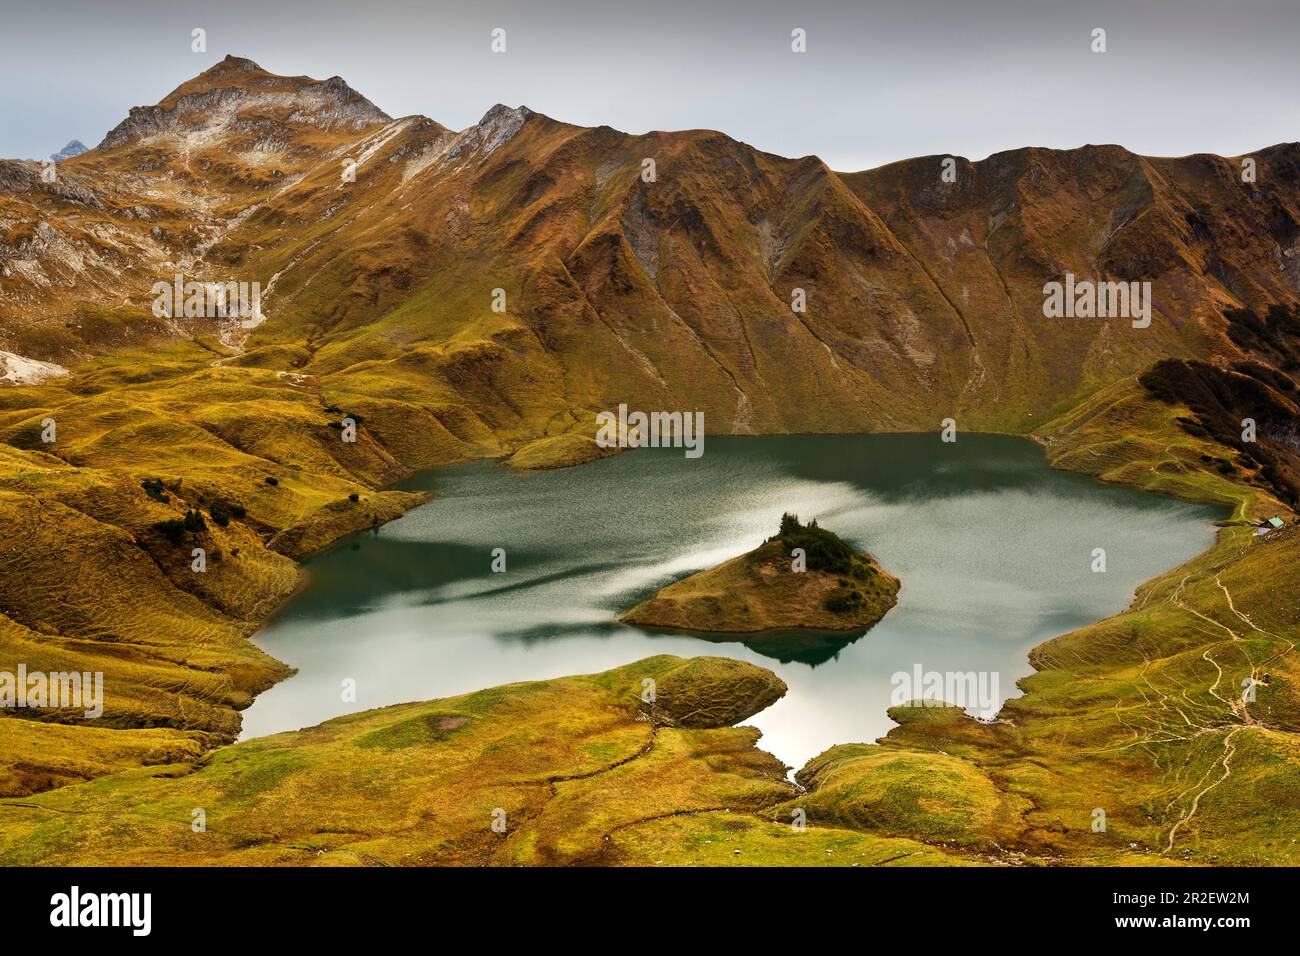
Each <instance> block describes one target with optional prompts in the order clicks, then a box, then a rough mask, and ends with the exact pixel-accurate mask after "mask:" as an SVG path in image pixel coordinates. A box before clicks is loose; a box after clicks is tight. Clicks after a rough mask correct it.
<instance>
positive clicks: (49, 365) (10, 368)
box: [0, 352, 69, 385]
mask: <svg viewBox="0 0 1300 956" xmlns="http://www.w3.org/2000/svg"><path fill="white" fill-rule="evenodd" d="M0 370H3V372H4V374H3V375H0V382H5V383H7V384H9V385H39V384H40V383H41V382H44V381H46V380H47V379H51V378H59V377H61V376H63V375H67V374H69V372H68V370H67V369H66V368H64V367H63V366H62V365H55V364H54V363H53V362H41V361H39V360H37V359H30V358H27V357H25V356H22V355H15V354H14V353H13V352H0Z"/></svg>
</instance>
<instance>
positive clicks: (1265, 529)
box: [1255, 516, 1286, 538]
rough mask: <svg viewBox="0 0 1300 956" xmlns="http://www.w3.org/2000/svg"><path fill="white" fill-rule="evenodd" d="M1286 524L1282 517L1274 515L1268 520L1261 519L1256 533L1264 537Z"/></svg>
mask: <svg viewBox="0 0 1300 956" xmlns="http://www.w3.org/2000/svg"><path fill="white" fill-rule="evenodd" d="M1284 524H1286V522H1285V521H1283V520H1282V519H1281V518H1278V517H1276V516H1274V517H1272V518H1269V519H1268V520H1267V521H1261V522H1260V523H1259V524H1258V525H1257V526H1256V527H1257V528H1258V530H1257V531H1256V532H1255V534H1256V535H1257V536H1258V537H1261V538H1262V537H1263V536H1264V535H1266V534H1271V533H1273V532H1274V531H1276V530H1277V529H1278V528H1280V527H1282V526H1283V525H1284Z"/></svg>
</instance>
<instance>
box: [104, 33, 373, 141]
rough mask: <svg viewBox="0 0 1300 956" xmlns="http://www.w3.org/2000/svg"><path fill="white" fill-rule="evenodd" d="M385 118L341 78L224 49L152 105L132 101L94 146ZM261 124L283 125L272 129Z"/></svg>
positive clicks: (333, 126)
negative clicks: (270, 65) (290, 72)
mask: <svg viewBox="0 0 1300 956" xmlns="http://www.w3.org/2000/svg"><path fill="white" fill-rule="evenodd" d="M390 120H391V117H390V116H389V115H388V114H387V113H385V112H384V111H383V110H381V109H379V108H378V107H377V106H375V104H373V103H371V102H370V101H369V100H368V99H366V98H365V97H364V96H362V95H361V94H360V93H358V92H357V91H356V90H354V89H352V87H350V86H348V84H347V83H346V82H344V80H343V78H342V77H339V76H332V77H330V78H329V79H328V80H316V79H312V78H311V77H310V76H280V75H278V74H275V73H270V72H267V71H266V70H264V69H263V68H262V67H260V66H259V65H258V64H256V63H255V62H253V61H252V60H250V59H247V58H246V57H238V56H234V55H228V56H226V58H225V59H223V60H221V61H220V62H218V63H217V64H215V65H214V66H212V67H209V68H208V69H207V70H205V71H203V72H202V73H200V74H199V75H198V76H196V77H194V78H193V79H191V80H188V81H186V82H185V83H182V84H181V85H180V86H178V87H177V88H176V89H174V90H173V91H172V92H171V93H169V94H168V95H167V96H166V97H165V98H164V99H163V100H161V101H160V102H159V103H158V104H157V105H155V106H136V107H132V109H131V112H130V115H129V116H128V117H127V118H126V119H125V120H123V121H122V122H121V123H120V124H118V125H117V126H116V127H115V128H114V129H113V130H111V131H110V132H109V134H108V135H107V136H106V137H104V141H103V142H102V143H101V144H100V146H101V147H102V148H107V149H112V148H114V147H117V146H123V145H126V144H128V143H133V142H138V141H140V140H144V139H149V138H153V137H157V136H175V137H191V138H192V137H193V136H195V135H196V134H201V136H200V139H201V144H202V145H208V144H210V143H212V142H213V141H214V140H215V139H218V138H221V137H225V136H229V135H243V136H250V135H251V136H253V138H254V139H258V138H261V139H266V138H268V137H269V138H271V139H276V140H279V139H283V138H284V136H282V135H281V133H282V132H283V133H287V132H288V128H291V127H300V126H314V127H316V128H317V129H323V130H330V131H333V130H340V129H345V130H351V131H353V132H357V131H360V130H362V129H365V128H366V127H369V126H373V125H375V124H378V123H387V122H389V121H390ZM268 123H270V124H274V125H279V126H283V127H285V128H286V129H285V130H281V131H280V132H277V131H275V130H272V129H271V128H270V127H268V125H267V124H268ZM191 145H192V146H193V145H199V144H198V143H191Z"/></svg>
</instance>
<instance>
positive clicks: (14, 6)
mask: <svg viewBox="0 0 1300 956" xmlns="http://www.w3.org/2000/svg"><path fill="white" fill-rule="evenodd" d="M3 4H4V7H5V9H4V10H3V16H2V17H0V30H2V31H3V33H0V117H3V125H2V126H0V156H8V157H13V156H20V157H42V156H45V155H46V154H48V153H51V152H53V151H55V150H57V149H59V148H60V147H62V146H63V144H64V143H66V142H67V141H68V140H70V139H74V138H76V139H81V140H82V141H83V142H85V143H86V145H88V146H94V145H95V144H96V143H98V142H99V140H100V139H101V138H102V136H103V135H104V133H105V132H107V131H108V130H109V129H110V128H111V127H112V126H114V125H115V124H116V123H117V122H118V121H119V120H120V119H121V118H122V117H124V116H125V115H126V112H127V110H128V109H129V108H130V107H131V106H136V105H141V104H148V103H155V102H157V101H158V100H160V99H161V98H162V97H163V96H165V95H166V94H167V93H168V92H170V91H171V90H172V89H173V88H174V87H176V86H177V85H179V84H180V83H181V82H183V81H184V80H186V79H188V78H190V77H191V76H193V75H195V74H196V73H199V72H201V71H202V70H204V69H206V68H207V67H209V66H211V65H212V64H213V63H215V62H216V61H217V60H219V59H221V58H222V57H223V56H225V55H226V54H227V53H234V54H236V55H239V56H247V57H250V58H252V59H254V60H256V61H257V62H258V63H260V64H261V65H262V66H263V67H265V68H266V69H268V70H271V71H272V72H275V73H288V74H299V73H302V74H307V75H310V76H314V77H317V78H321V79H323V78H325V77H328V76H331V75H334V74H338V75H340V76H342V77H343V78H344V79H345V80H347V81H348V82H349V83H350V84H351V85H352V86H353V87H355V88H356V89H357V90H359V91H360V92H361V93H363V94H365V95H366V96H368V97H369V98H370V99H371V100H373V101H374V102H375V103H376V105H378V106H379V107H380V108H381V109H384V110H386V111H387V112H388V113H390V114H392V115H394V116H398V115H405V114H409V113H423V114H425V115H427V116H430V117H432V118H433V119H436V120H438V121H439V122H441V123H443V124H445V125H447V126H449V127H452V128H454V129H460V128H463V127H464V126H467V125H469V124H471V123H473V122H475V121H477V120H478V119H479V117H480V116H481V115H482V114H483V113H484V112H485V111H486V110H487V108H488V107H489V106H491V105H492V104H493V103H496V102H503V103H507V104H509V105H512V106H513V105H518V104H520V103H523V104H526V105H528V106H530V107H532V108H533V109H534V110H537V111H539V112H542V113H546V114H548V115H550V116H553V117H555V118H556V119H560V120H565V121H567V122H572V123H578V124H581V125H587V126H595V125H599V124H602V123H605V124H608V125H610V126H614V127H617V128H619V129H623V130H628V131H630V132H644V131H646V130H650V129H687V128H694V127H710V128H714V129H720V130H723V131H724V132H726V133H729V134H730V135H732V136H735V137H737V138H739V139H742V140H745V141H746V142H749V143H751V144H753V145H755V146H757V147H759V148H761V149H765V150H769V151H771V152H774V153H779V154H782V155H786V156H802V155H805V154H808V153H815V154H817V155H819V156H821V157H822V158H823V159H825V160H826V161H827V162H828V163H829V164H830V165H831V166H833V167H835V168H837V169H842V170H851V169H862V168H867V167H871V166H877V165H880V164H881V163H885V162H890V161H892V160H896V159H902V158H905V157H909V156H918V155H928V154H934V153H944V154H956V155H963V156H968V157H970V158H973V159H977V158H982V157H984V156H987V155H988V154H989V153H992V152H996V151H998V150H1001V149H1009V148H1014V147H1017V146H1023V145H1038V146H1054V147H1071V146H1078V145H1081V144H1083V143H1090V142H1091V143H1120V144H1122V145H1124V146H1127V147H1129V148H1130V149H1133V150H1135V151H1137V152H1141V153H1147V154H1155V155H1183V154H1186V153H1192V152H1216V153H1223V154H1227V155H1236V154H1240V153H1244V152H1248V151H1250V150H1253V149H1257V148H1259V147H1262V146H1267V145H1271V144H1273V143H1277V142H1283V141H1291V140H1295V139H1300V82H1297V81H1298V80H1300V65H1298V64H1300V56H1298V55H1297V52H1296V51H1297V49H1298V48H1300V0H1231V2H1218V0H1073V2H1070V0H947V2H938V0H862V2H856V3H854V2H845V0H838V2H830V0H819V2H811V3H796V2H789V0H787V2H776V0H749V2H742V0H723V2H717V0H715V2H709V0H692V2H685V0H642V2H633V0H570V2H547V0H508V2H492V0H487V2H472V0H463V2H458V3H451V2H443V0H424V2H419V0H282V2H276V0H223V2H220V3H217V2H213V0H209V2H200V0H64V2H60V0H43V2H28V3H23V4H22V5H21V6H19V5H18V3H17V2H16V0H3ZM194 27H203V28H204V29H206V30H207V42H208V49H207V52H206V53H201V54H200V53H193V52H191V51H190V31H191V30H192V29H193V28H194ZM493 27H503V28H505V30H506V31H507V52H506V53H505V54H493V53H491V52H490V50H489V41H490V37H489V34H490V31H491V30H492V28H493ZM795 27H802V28H804V29H805V30H807V35H808V52H807V53H806V54H802V55H799V54H794V53H792V52H791V51H790V31H791V30H792V29H793V28H795ZM1094 27H1102V28H1104V29H1105V30H1106V31H1107V46H1108V51H1107V52H1106V53H1104V54H1095V53H1093V52H1091V50H1090V43H1091V36H1090V34H1091V31H1092V29H1093V28H1094Z"/></svg>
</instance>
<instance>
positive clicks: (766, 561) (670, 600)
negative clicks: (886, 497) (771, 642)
mask: <svg viewBox="0 0 1300 956" xmlns="http://www.w3.org/2000/svg"><path fill="white" fill-rule="evenodd" d="M796 520H797V519H796ZM819 541H829V542H834V543H836V544H838V545H840V546H841V548H842V550H840V549H836V550H835V553H834V554H833V555H826V554H824V553H822V552H819V551H817V550H816V548H817V542H819ZM797 547H801V548H803V549H804V551H805V554H806V560H807V562H808V563H807V567H806V569H805V570H802V571H797V570H794V567H793V566H794V563H795V555H794V554H793V549H794V548H797ZM898 589H899V582H898V579H897V578H895V577H893V576H892V575H890V574H888V573H886V572H885V571H884V570H882V569H881V567H880V565H878V564H877V563H876V562H875V560H873V559H872V558H871V557H870V556H869V555H867V554H863V553H861V552H857V551H853V550H852V549H850V548H848V546H847V545H844V543H843V542H842V541H840V540H839V538H837V537H835V535H833V534H832V533H831V532H829V531H826V530H825V529H821V528H817V526H816V523H815V522H814V524H813V525H812V526H810V527H808V528H804V527H803V526H798V529H797V530H796V531H794V532H792V533H789V534H783V535H780V536H778V537H776V538H773V539H771V540H769V541H766V542H764V543H763V544H762V545H760V546H759V547H757V548H755V549H754V550H753V551H750V552H748V553H747V554H742V555H741V556H740V557H738V558H732V559H731V560H730V561H726V562H724V563H722V564H720V565H718V566H717V567H716V568H710V569H709V570H707V571H700V572H699V573H697V574H692V575H691V576H690V577H688V578H685V579H684V580H681V581H678V582H677V583H676V584H670V585H669V586H668V587H666V588H664V589H663V590H661V591H660V592H659V593H658V594H656V595H655V596H654V597H652V598H650V600H648V601H644V602H642V603H641V604H638V605H637V606H636V607H634V608H632V610H630V611H628V612H627V613H626V614H624V615H623V616H622V617H621V618H619V620H621V621H622V622H623V623H625V624H636V625H641V626H645V627H664V628H673V629H680V630H690V631H716V632H722V633H737V634H740V633H749V632H753V631H769V630H825V631H857V630H865V629H866V628H869V627H871V626H872V625H874V624H875V623H876V622H877V621H879V620H880V619H881V618H882V617H884V616H885V613H886V612H887V611H888V610H889V609H890V608H891V607H893V606H894V605H895V604H896V603H897V600H898Z"/></svg>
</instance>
